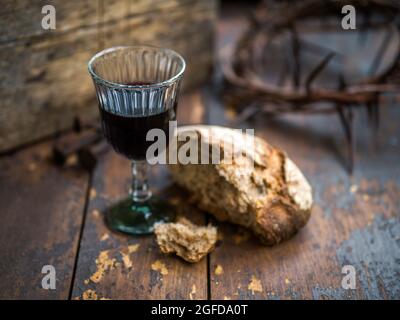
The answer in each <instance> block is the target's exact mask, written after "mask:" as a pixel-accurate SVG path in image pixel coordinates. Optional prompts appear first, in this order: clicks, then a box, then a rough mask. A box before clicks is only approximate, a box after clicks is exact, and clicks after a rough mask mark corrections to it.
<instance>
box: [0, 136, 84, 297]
mask: <svg viewBox="0 0 400 320" xmlns="http://www.w3.org/2000/svg"><path fill="white" fill-rule="evenodd" d="M50 147H51V144H50V143H42V144H40V145H37V146H35V147H32V148H29V149H26V150H23V151H21V152H18V153H17V154H14V155H9V156H7V157H3V158H1V160H0V207H1V209H0V216H1V219H2V223H1V227H0V257H1V258H0V274H1V276H0V278H1V281H0V298H1V299H14V298H20V299H26V298H29V299H68V297H69V293H70V288H71V283H72V277H73V273H74V264H75V258H76V255H77V248H78V241H79V233H80V229H81V225H82V222H83V210H84V207H85V195H86V191H87V189H88V183H89V175H88V174H87V173H86V172H85V171H83V170H82V169H80V168H78V167H77V166H76V165H74V164H73V163H71V164H70V165H69V166H68V167H66V168H65V169H63V170H61V169H59V168H57V167H55V166H54V165H53V164H52V163H50V162H49V155H50V151H51V148H50ZM44 265H53V266H54V267H55V269H56V272H57V290H43V289H42V286H41V280H42V278H43V276H44V274H42V273H41V272H42V267H43V266H44Z"/></svg>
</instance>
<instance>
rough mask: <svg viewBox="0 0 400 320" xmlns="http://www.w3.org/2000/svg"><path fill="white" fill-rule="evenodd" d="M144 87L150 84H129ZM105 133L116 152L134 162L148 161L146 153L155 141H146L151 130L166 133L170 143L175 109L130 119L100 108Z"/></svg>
mask: <svg viewBox="0 0 400 320" xmlns="http://www.w3.org/2000/svg"><path fill="white" fill-rule="evenodd" d="M129 84H130V85H143V84H148V83H139V82H135V83H129ZM100 116H101V122H102V127H103V132H104V135H105V137H106V139H107V140H108V142H109V143H110V144H111V145H112V147H113V148H114V150H115V151H116V152H118V153H120V154H122V155H124V156H125V157H127V158H129V159H132V160H144V159H146V151H147V149H148V147H149V146H150V145H151V144H153V143H154V142H153V141H146V135H147V132H148V131H149V130H151V129H155V128H157V129H161V130H163V131H164V133H165V136H166V138H167V140H166V141H169V134H168V133H169V130H168V129H169V121H172V120H175V118H176V117H175V108H170V109H168V110H165V111H163V112H161V113H158V114H153V115H149V116H143V117H129V116H121V115H118V114H114V113H111V112H108V111H105V110H104V109H102V108H101V107H100Z"/></svg>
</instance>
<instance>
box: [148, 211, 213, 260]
mask: <svg viewBox="0 0 400 320" xmlns="http://www.w3.org/2000/svg"><path fill="white" fill-rule="evenodd" d="M154 233H155V234H156V237H157V243H158V245H159V247H160V249H161V251H162V252H164V253H175V254H176V255H178V256H179V257H181V258H182V259H184V260H186V261H188V262H197V261H200V260H201V258H203V257H204V256H205V255H206V254H207V253H209V252H210V251H211V250H212V249H213V248H214V246H215V243H216V242H217V228H216V227H213V226H211V225H208V226H197V225H195V224H193V223H191V222H190V221H189V220H187V219H185V218H181V219H180V220H179V221H178V222H174V223H160V224H157V225H156V226H155V228H154Z"/></svg>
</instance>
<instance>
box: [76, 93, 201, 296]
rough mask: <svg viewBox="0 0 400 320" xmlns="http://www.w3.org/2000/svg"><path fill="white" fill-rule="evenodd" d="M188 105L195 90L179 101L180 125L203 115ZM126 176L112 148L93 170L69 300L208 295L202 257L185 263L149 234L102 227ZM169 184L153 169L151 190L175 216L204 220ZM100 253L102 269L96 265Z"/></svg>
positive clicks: (195, 98)
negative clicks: (165, 201)
mask: <svg viewBox="0 0 400 320" xmlns="http://www.w3.org/2000/svg"><path fill="white" fill-rule="evenodd" d="M192 106H196V108H199V106H200V105H199V101H198V95H197V94H196V93H192V94H189V95H187V96H186V97H184V98H183V99H182V101H181V103H180V105H179V108H178V121H179V123H180V122H192V123H193V122H200V121H201V118H197V119H195V118H194V117H193V114H194V115H197V116H198V117H201V116H202V113H201V112H197V113H193V112H190V111H191V109H190V108H191V107H192ZM181 110H182V112H181ZM130 179H131V178H130V164H129V161H128V160H126V159H123V158H122V157H120V156H118V155H116V154H115V153H114V152H111V153H109V154H108V155H106V156H105V157H104V159H103V160H102V161H101V162H100V163H99V164H98V166H97V168H96V169H95V171H94V174H93V180H92V192H91V194H92V197H91V198H90V200H89V204H88V210H87V215H86V221H85V225H84V231H83V237H82V242H81V248H80V251H79V258H78V264H77V270H76V276H75V282H74V287H73V294H72V298H74V299H87V298H89V297H88V294H89V293H95V295H94V297H95V298H96V299H101V298H109V299H205V298H207V259H203V260H202V261H200V262H199V263H196V264H188V263H186V262H184V261H182V260H181V259H179V258H177V257H174V256H166V255H164V254H162V253H161V252H160V250H159V249H158V246H157V244H156V242H155V238H154V236H152V235H149V236H143V237H132V236H126V235H122V234H117V233H114V232H111V231H110V230H109V229H108V228H107V227H106V226H105V224H104V220H103V212H104V211H105V210H106V208H108V207H109V206H110V205H112V204H113V203H115V202H116V201H118V200H119V199H121V198H124V197H126V196H127V189H128V186H129V183H130ZM170 184H171V181H170V179H169V177H168V176H167V173H166V171H165V168H163V167H161V166H159V167H155V168H153V172H152V179H151V186H152V187H153V190H154V189H155V190H156V193H157V194H159V195H160V196H164V197H166V199H169V200H170V202H171V204H175V206H176V210H177V213H178V214H181V215H185V216H189V218H190V219H191V220H192V221H194V222H196V223H198V224H204V223H205V219H204V215H203V214H202V213H200V212H197V210H196V209H194V208H192V207H190V205H189V204H187V201H186V200H185V197H186V196H185V195H184V194H183V193H182V191H177V190H176V189H174V188H170ZM130 248H131V249H130ZM130 251H131V252H130ZM105 256H106V261H107V262H106V263H105V264H106V265H107V266H106V267H104V266H103V265H102V264H101V263H100V264H99V262H101V261H102V259H103V258H102V257H105ZM113 259H115V260H113ZM96 260H97V262H96ZM103 261H104V260H103ZM103 271H104V272H103ZM99 275H100V278H98V276H99ZM90 297H92V298H93V294H92V295H90Z"/></svg>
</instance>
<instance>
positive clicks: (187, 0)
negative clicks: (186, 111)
mask: <svg viewBox="0 0 400 320" xmlns="http://www.w3.org/2000/svg"><path fill="white" fill-rule="evenodd" d="M45 4H48V3H47V2H44V1H41V0H36V1H26V0H19V1H17V2H15V1H6V3H5V4H4V10H2V11H1V12H0V27H3V28H2V30H3V29H4V30H6V32H4V33H3V34H2V35H1V36H0V60H1V61H2V63H1V64H0V101H1V113H0V152H3V151H6V150H9V149H11V148H14V147H16V146H19V145H22V144H25V143H28V142H32V141H35V140H38V139H39V138H42V137H46V136H50V135H51V134H53V133H55V132H58V131H62V130H65V129H68V128H71V127H72V124H73V119H74V117H75V116H77V115H79V116H80V117H81V118H93V117H94V116H95V115H96V113H97V110H96V108H95V105H96V101H95V94H94V91H93V85H92V82H91V79H90V77H89V75H88V72H87V62H88V61H89V59H90V58H91V57H92V56H93V55H94V54H95V53H96V52H98V51H100V50H102V49H104V48H106V47H110V46H115V45H135V44H136V45H137V44H149V45H155V46H160V47H163V46H164V47H169V48H172V49H175V50H177V51H178V52H180V53H181V54H182V55H183V56H184V57H185V59H186V61H187V72H186V78H185V81H184V88H186V89H189V88H190V87H194V86H196V85H197V84H200V83H201V82H203V81H204V80H206V79H207V78H208V77H209V75H210V71H211V67H212V52H213V41H214V38H213V31H214V23H215V20H216V11H217V8H216V4H217V2H216V0H207V1H198V0H169V1H158V0H151V1H144V0H140V1H128V0H123V1H113V0H97V1H89V0H85V1H79V2H76V3H75V2H68V1H67V2H65V1H59V0H55V1H52V3H51V4H53V5H54V6H55V8H56V17H57V25H56V29H55V30H43V29H42V28H41V23H40V22H41V19H42V17H43V15H42V13H41V8H42V6H43V5H45ZM32 128H34V129H35V130H32Z"/></svg>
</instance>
